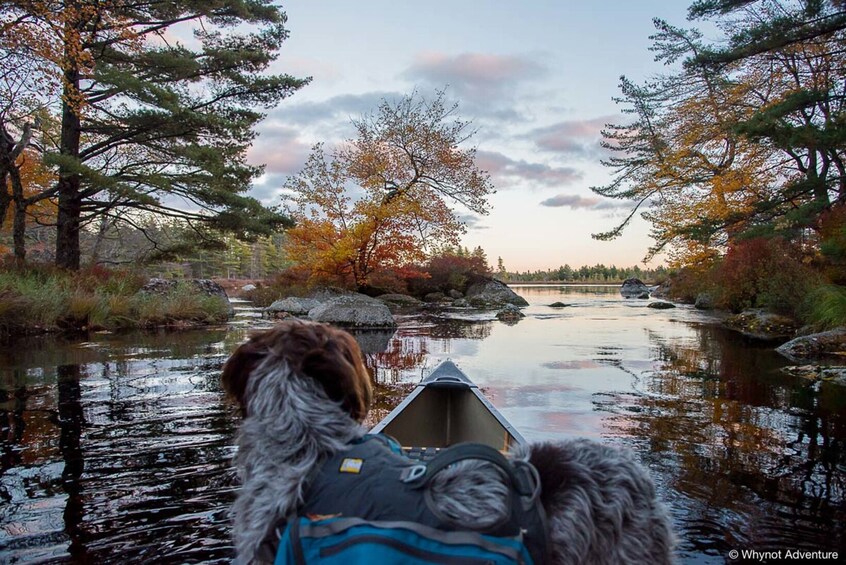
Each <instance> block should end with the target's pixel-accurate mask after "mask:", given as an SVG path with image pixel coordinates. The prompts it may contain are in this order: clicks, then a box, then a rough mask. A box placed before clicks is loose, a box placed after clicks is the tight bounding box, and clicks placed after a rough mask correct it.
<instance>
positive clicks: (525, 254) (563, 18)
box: [248, 0, 691, 271]
mask: <svg viewBox="0 0 846 565" xmlns="http://www.w3.org/2000/svg"><path fill="white" fill-rule="evenodd" d="M688 4H689V2H687V1H678V0H672V1H670V0H664V1H658V0H606V1H605V2H601V3H596V4H594V3H592V2H585V1H584V0H582V1H580V2H575V1H571V0H558V1H555V0H548V1H541V0H531V1H530V0H524V1H522V2H514V1H510V2H507V1H504V0H503V1H499V0H497V1H494V0H490V1H483V0H476V1H469V0H467V1H465V0H453V1H450V2H446V1H441V2H421V1H416V2H411V1H404V0H393V1H388V0H367V1H357V2H351V1H349V0H347V1H343V0H289V1H288V2H284V3H283V9H284V11H285V12H286V13H287V15H288V24H287V28H288V30H289V31H290V37H289V38H288V40H287V41H286V42H285V43H284V45H283V47H282V50H281V53H280V56H279V59H278V60H277V61H276V62H275V63H274V64H273V66H272V68H271V70H272V71H273V72H284V73H288V74H291V75H293V76H296V77H307V76H308V77H312V78H311V82H310V84H308V85H307V86H305V87H303V88H302V89H300V90H298V91H296V92H295V93H294V94H293V95H292V96H291V97H290V98H288V99H286V100H284V101H283V102H282V103H281V104H279V105H278V106H277V107H276V108H273V109H271V110H270V111H268V115H267V117H266V118H265V120H264V121H263V122H262V123H261V124H260V125H259V127H258V132H259V137H258V138H257V139H256V141H255V142H254V144H253V147H252V148H251V150H250V152H249V154H248V158H249V160H250V162H251V163H253V164H265V165H266V169H265V174H264V175H263V176H262V177H261V178H259V179H258V181H257V182H256V183H255V184H254V187H253V190H252V195H253V196H255V197H257V198H259V199H260V200H262V201H263V202H265V203H267V204H279V203H281V197H282V186H283V184H284V182H285V180H286V179H287V178H288V177H289V176H292V175H295V174H297V172H298V171H299V170H300V169H301V168H302V166H303V164H304V163H305V160H306V158H307V156H308V153H309V151H310V148H311V147H312V145H313V144H314V143H317V142H325V143H326V144H327V146H330V147H331V146H332V144H333V143H338V142H340V141H341V140H343V139H346V138H350V137H352V136H353V135H354V131H353V128H352V125H351V119H352V118H356V117H359V116H362V115H364V114H367V113H370V112H371V111H373V110H375V109H376V107H377V105H378V104H379V102H380V100H382V99H387V100H395V99H398V98H400V97H401V96H404V95H407V94H409V93H411V92H414V91H417V92H418V93H419V94H420V95H422V96H431V95H432V94H433V93H434V92H435V90H436V89H444V88H445V89H446V92H447V97H448V98H449V99H450V100H452V101H455V102H457V103H458V114H459V115H460V116H461V117H462V118H465V119H470V120H472V122H473V125H474V127H475V128H476V129H477V133H476V135H475V136H474V137H473V139H472V140H471V141H470V145H473V146H475V147H476V148H477V151H478V153H477V165H478V166H479V167H480V168H482V169H484V170H487V171H488V172H489V173H490V174H491V178H492V181H493V184H494V186H495V188H496V190H497V192H496V194H494V195H493V196H491V198H490V200H489V202H490V204H491V212H490V214H489V215H486V216H478V215H473V214H468V213H467V212H466V211H462V210H457V211H458V213H459V215H460V216H461V217H462V218H463V219H464V220H465V222H466V225H467V228H468V229H467V233H466V235H464V237H463V239H462V244H463V245H465V246H467V247H469V248H471V249H472V248H475V247H476V246H481V247H482V248H483V249H484V250H485V252H486V253H487V256H488V258H489V259H490V262H491V263H492V264H493V265H496V262H497V259H498V258H499V257H501V258H502V260H503V263H504V265H505V267H506V268H507V269H508V270H510V271H525V270H536V269H547V268H557V267H558V266H560V265H564V264H569V265H571V266H573V267H577V266H581V265H595V264H597V263H604V264H605V265H612V264H613V265H617V266H620V267H622V266H632V265H635V264H641V265H642V263H641V261H642V259H643V257H644V256H645V254H646V252H647V249H648V247H649V246H650V244H651V241H652V240H651V239H650V238H649V235H648V234H649V226H648V224H647V223H646V222H645V221H643V220H641V219H638V220H637V221H635V222H634V224H633V225H632V226H630V227H629V228H628V229H627V230H626V231H625V232H624V234H623V236H622V237H621V238H618V239H615V240H613V241H610V242H608V241H596V240H594V239H592V238H591V233H595V232H601V231H606V230H608V229H610V228H612V227H614V226H615V225H616V224H617V223H618V222H619V221H620V220H621V219H622V218H623V217H624V216H625V214H626V213H627V212H628V210H629V207H628V204H626V203H622V202H619V201H616V200H610V199H604V198H601V197H599V196H597V195H595V194H594V193H592V192H591V191H590V189H589V187H590V186H601V185H604V184H607V183H608V182H610V181H611V179H612V176H611V171H610V170H609V169H607V168H605V167H603V166H602V165H601V164H600V159H601V158H603V156H604V155H605V153H604V152H603V150H602V148H601V147H600V146H599V141H600V139H601V136H600V129H601V128H602V127H603V125H604V124H606V123H623V122H625V120H626V118H625V116H624V115H623V114H621V113H620V106H618V105H617V104H616V103H615V102H614V101H613V97H615V96H618V95H619V88H618V84H619V77H620V75H623V74H624V75H626V76H627V77H629V78H631V79H634V80H636V81H642V80H643V79H646V78H648V77H649V76H650V75H654V74H656V73H660V72H662V71H663V70H665V69H663V67H662V66H661V64H660V63H656V62H654V61H653V54H652V53H651V52H650V51H649V46H650V43H651V42H650V40H649V35H650V34H652V33H653V31H654V28H653V25H652V18H653V17H660V18H662V19H665V20H667V21H669V22H670V23H671V24H674V25H677V26H690V25H691V24H690V23H689V22H687V20H686V12H687V6H688ZM662 261H663V259H662V258H661V257H658V258H657V259H655V260H653V261H652V262H651V263H650V265H652V266H655V265H658V264H661V263H662Z"/></svg>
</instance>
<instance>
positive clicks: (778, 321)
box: [725, 308, 797, 341]
mask: <svg viewBox="0 0 846 565" xmlns="http://www.w3.org/2000/svg"><path fill="white" fill-rule="evenodd" d="M725 325H726V327H727V328H729V329H732V330H735V331H738V332H740V333H742V334H743V335H745V336H746V337H749V338H752V339H758V340H763V341H776V340H783V339H788V338H791V337H793V336H794V335H796V330H797V325H796V322H795V321H794V320H793V319H792V318H788V317H787V316H781V315H779V314H773V313H772V312H767V311H766V310H761V309H758V308H756V309H751V310H744V311H743V312H741V313H740V314H737V315H735V316H731V317H730V318H728V319H727V320H726V321H725Z"/></svg>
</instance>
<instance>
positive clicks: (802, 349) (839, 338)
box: [776, 328, 846, 361]
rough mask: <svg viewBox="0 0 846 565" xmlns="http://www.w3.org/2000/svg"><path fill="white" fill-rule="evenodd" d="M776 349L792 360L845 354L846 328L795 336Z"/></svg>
mask: <svg viewBox="0 0 846 565" xmlns="http://www.w3.org/2000/svg"><path fill="white" fill-rule="evenodd" d="M776 351H778V352H779V353H781V354H782V355H784V356H785V357H787V358H788V359H790V360H793V361H800V360H805V359H815V358H818V357H824V356H826V355H846V328H837V329H833V330H829V331H827V332H820V333H816V334H811V335H805V336H802V337H797V338H795V339H791V340H790V341H788V342H787V343H785V344H782V345H781V346H779V347H777V348H776Z"/></svg>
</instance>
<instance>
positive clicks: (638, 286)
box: [620, 278, 649, 298]
mask: <svg viewBox="0 0 846 565" xmlns="http://www.w3.org/2000/svg"><path fill="white" fill-rule="evenodd" d="M620 294H621V295H622V296H623V298H649V288H648V287H647V286H646V285H645V284H643V281H642V280H640V279H635V278H631V279H626V280H624V281H623V284H622V285H621V286H620Z"/></svg>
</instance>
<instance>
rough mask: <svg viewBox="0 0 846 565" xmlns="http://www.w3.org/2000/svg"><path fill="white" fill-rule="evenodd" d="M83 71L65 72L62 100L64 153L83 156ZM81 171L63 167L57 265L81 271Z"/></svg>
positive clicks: (77, 156) (57, 223)
mask: <svg viewBox="0 0 846 565" xmlns="http://www.w3.org/2000/svg"><path fill="white" fill-rule="evenodd" d="M78 93H79V71H78V69H77V68H76V67H75V66H74V67H73V68H71V69H68V70H67V71H65V88H64V102H63V103H62V138H61V148H60V152H61V155H62V156H65V157H71V158H73V159H77V158H79V138H80V122H79V110H78V109H77V108H75V107H74V105H75V104H79V100H78ZM79 186H80V178H79V174H78V173H74V172H72V171H70V170H69V169H68V167H67V165H65V164H62V165H61V166H59V183H58V193H59V210H58V213H57V216H56V266H57V267H60V268H62V269H70V270H72V271H78V270H79V223H80V216H81V214H82V198H81V196H80V193H79Z"/></svg>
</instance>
